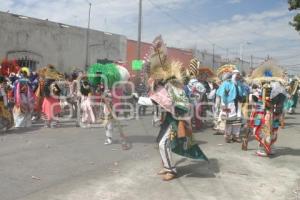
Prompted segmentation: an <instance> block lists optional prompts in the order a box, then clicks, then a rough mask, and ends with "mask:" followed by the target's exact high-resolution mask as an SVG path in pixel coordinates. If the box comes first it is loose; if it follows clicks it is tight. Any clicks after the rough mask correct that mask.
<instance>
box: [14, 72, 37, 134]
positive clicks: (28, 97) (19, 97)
mask: <svg viewBox="0 0 300 200" xmlns="http://www.w3.org/2000/svg"><path fill="white" fill-rule="evenodd" d="M14 101H15V105H14V109H13V116H14V121H15V127H16V128H22V127H30V126H31V114H32V112H33V108H34V101H35V96H34V93H33V92H32V89H31V86H30V82H29V80H28V78H27V73H26V72H24V71H21V78H20V79H18V80H17V81H15V83H14Z"/></svg>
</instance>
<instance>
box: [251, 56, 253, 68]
mask: <svg viewBox="0 0 300 200" xmlns="http://www.w3.org/2000/svg"><path fill="white" fill-rule="evenodd" d="M250 67H251V69H252V67H253V55H251V59H250Z"/></svg>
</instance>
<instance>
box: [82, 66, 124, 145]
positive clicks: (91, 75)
mask: <svg viewBox="0 0 300 200" xmlns="http://www.w3.org/2000/svg"><path fill="white" fill-rule="evenodd" d="M88 79H89V81H90V83H91V84H92V85H93V86H95V87H98V88H100V90H101V91H102V97H103V99H102V100H103V102H104V104H105V105H104V114H105V130H106V131H105V133H106V140H105V142H104V144H106V145H109V144H112V142H113V140H112V136H113V127H114V124H115V125H116V127H117V128H118V130H119V133H120V137H121V140H122V148H123V149H124V150H127V149H129V144H128V142H127V139H126V136H125V134H124V132H123V129H122V127H121V125H120V122H119V120H118V119H117V116H116V113H115V107H114V105H113V97H114V95H115V91H114V90H115V89H116V87H117V84H118V82H120V81H123V82H125V81H128V79H129V72H128V71H127V70H126V69H125V68H124V67H122V66H120V65H117V64H114V63H110V64H105V65H103V64H93V65H92V66H90V68H89V69H88Z"/></svg>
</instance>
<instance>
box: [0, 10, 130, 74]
mask: <svg viewBox="0 0 300 200" xmlns="http://www.w3.org/2000/svg"><path fill="white" fill-rule="evenodd" d="M0 35H1V37H0V60H1V59H3V58H5V57H7V58H8V59H16V60H18V62H19V63H22V64H23V65H26V66H27V67H30V68H32V69H33V70H34V69H36V68H38V67H41V66H45V65H47V64H53V65H54V66H56V67H57V68H58V69H59V70H62V71H65V72H67V71H69V70H70V69H72V68H81V69H84V68H85V66H86V62H87V64H88V65H90V64H92V63H96V62H108V61H116V60H125V59H126V48H127V44H126V43H127V39H126V37H125V36H123V35H118V34H111V33H105V32H101V31H96V30H89V34H88V30H87V29H85V28H80V27H75V26H69V25H66V24H61V23H55V22H51V21H48V20H40V19H35V18H29V17H26V16H20V15H16V14H10V13H5V12H0ZM88 35H89V37H88ZM88 38H89V39H88ZM87 40H89V42H88V44H89V45H87ZM87 50H88V51H87ZM87 52H88V53H87ZM87 54H88V56H87Z"/></svg>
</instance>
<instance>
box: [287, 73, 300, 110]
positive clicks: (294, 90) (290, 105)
mask: <svg viewBox="0 0 300 200" xmlns="http://www.w3.org/2000/svg"><path fill="white" fill-rule="evenodd" d="M298 90H299V81H298V79H297V78H296V77H294V78H293V79H292V80H291V82H290V83H289V87H288V94H289V97H288V100H287V101H286V105H285V107H286V110H287V112H288V113H289V114H293V113H295V109H296V107H297V104H298V96H299V94H298Z"/></svg>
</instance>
